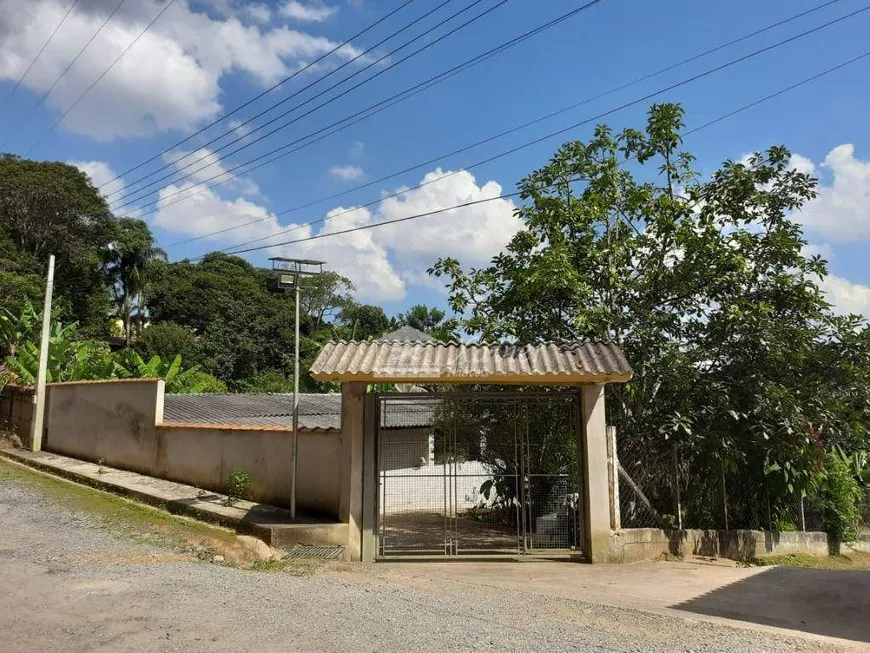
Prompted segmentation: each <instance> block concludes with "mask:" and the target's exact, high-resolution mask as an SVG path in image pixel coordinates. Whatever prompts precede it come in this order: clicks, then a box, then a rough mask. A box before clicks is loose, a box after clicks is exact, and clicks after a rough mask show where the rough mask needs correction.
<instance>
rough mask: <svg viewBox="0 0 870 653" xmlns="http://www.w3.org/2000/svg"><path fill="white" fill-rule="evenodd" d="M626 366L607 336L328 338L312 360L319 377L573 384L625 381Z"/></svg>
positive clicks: (385, 381)
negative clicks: (511, 340)
mask: <svg viewBox="0 0 870 653" xmlns="http://www.w3.org/2000/svg"><path fill="white" fill-rule="evenodd" d="M631 374H632V372H631V367H630V366H629V364H628V361H626V360H625V356H624V355H623V353H622V350H621V349H620V348H619V347H618V346H617V345H615V344H614V343H611V342H606V341H600V340H586V341H576V342H561V343H554V342H545V343H542V344H538V345H517V344H506V343H505V344H488V343H482V344H464V343H456V342H450V343H444V342H401V341H390V342H388V341H382V340H374V341H368V342H345V341H339V342H329V343H327V344H326V345H325V346H324V347H323V349H322V350H321V352H320V355H319V356H318V357H317V359H316V360H315V361H314V364H313V365H312V366H311V376H312V377H314V378H315V379H316V380H318V381H342V382H348V381H364V382H370V383H421V382H429V383H486V384H499V385H500V384H518V385H575V384H581V383H625V382H626V381H628V380H629V379H630V378H631Z"/></svg>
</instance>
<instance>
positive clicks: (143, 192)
mask: <svg viewBox="0 0 870 653" xmlns="http://www.w3.org/2000/svg"><path fill="white" fill-rule="evenodd" d="M447 1H448V2H449V1H450V0H447ZM480 2H482V0H474V2H472V3H471V4H470V5H468V6H467V7H465V8H463V9H461V10H460V11H458V12H456V13H454V14H453V15H451V16H449V17H447V18H446V19H444V20H443V21H441V22H440V23H438V24H436V25H435V26H433V27H431V28H430V29H428V30H426V31H425V32H423V33H422V34H420V35H418V36H416V37H414V38H413V39H411V40H409V41H407V42H406V43H404V44H402V45H401V46H399V47H398V48H396V49H395V50H393V51H392V52H389V53H387V54H385V55H383V56H382V57H380V58H379V59H377V60H376V61H374V62H372V63H371V64H369V65H367V66H365V67H364V68H362V69H360V70H358V71H356V72H355V73H353V74H352V75H349V76H348V77H346V78H345V79H343V80H341V81H339V82H337V83H336V84H334V85H332V86H330V87H329V88H327V89H324V90H323V91H321V92H319V93H317V94H315V95H314V96H312V97H311V98H309V99H308V100H306V101H305V102H303V103H301V104H299V105H297V106H296V107H293V108H291V109H288V110H287V111H285V112H284V113H281V114H279V115H278V116H276V117H275V118H273V119H271V120H269V121H267V122H266V123H264V124H263V125H261V126H259V127H257V129H255V130H254V131H259V130H260V129H262V128H264V127H266V126H268V125H270V124H272V123H274V122H276V121H277V120H278V119H280V118H282V117H284V116H286V115H287V114H289V113H291V112H293V111H294V110H295V109H297V108H299V107H302V106H304V105H306V104H308V103H309V102H311V101H312V100H315V99H317V98H318V97H320V96H322V95H324V94H325V93H327V92H328V91H330V90H332V89H334V88H336V87H337V86H340V85H341V84H343V83H344V82H346V81H347V80H349V79H351V78H353V77H355V76H356V75H358V74H359V73H361V72H364V71H365V70H367V69H369V68H371V67H373V66H374V65H376V64H378V63H380V62H381V61H383V60H384V59H386V58H387V57H389V56H391V55H393V54H395V53H396V52H398V51H399V50H401V49H403V48H405V47H406V46H408V45H410V44H411V43H413V42H415V41H417V40H419V39H421V38H423V37H424V36H426V35H427V34H429V33H431V32H433V31H435V30H436V29H438V28H439V27H441V26H443V25H444V24H446V23H447V22H449V21H451V20H453V19H454V18H456V17H457V16H459V15H460V14H462V13H465V12H466V11H468V10H469V9H471V8H473V7H474V6H475V5H477V4H479V3H480ZM507 2H508V0H499V2H497V3H496V4H495V5H493V6H491V7H490V8H488V9H486V10H484V11H482V12H481V13H480V14H477V15H476V16H474V17H472V18H471V19H469V20H467V21H466V22H464V23H462V24H461V25H459V26H457V27H455V28H453V29H452V30H450V31H448V32H446V33H445V34H442V35H441V36H439V37H438V38H436V39H433V40H432V41H430V42H428V43H426V44H425V45H423V46H422V47H420V48H418V49H417V50H415V51H414V52H412V53H410V54H409V55H407V56H405V57H402V58H401V59H399V60H397V61H395V62H392V63H391V64H390V65H389V66H386V67H385V68H383V69H381V70H379V71H378V72H376V73H375V74H374V75H372V76H371V77H368V78H366V79H363V80H362V81H360V82H358V83H357V84H354V85H353V86H351V87H350V88H348V89H345V90H344V91H342V92H341V93H339V94H338V95H334V96H333V97H331V98H329V99H328V100H326V101H325V102H322V103H321V104H318V105H317V106H315V107H312V108H311V109H309V110H308V111H307V112H305V113H303V114H301V115H299V116H297V117H296V118H293V119H292V120H289V121H287V122H284V123H283V124H281V125H279V126H278V127H276V128H274V129H272V130H270V131H268V132H266V133H265V134H261V135H260V136H258V137H257V138H254V139H253V140H248V139H250V134H245V135H242V136H239V137H238V138H236V139H234V140H232V141H229V142H228V143H225V144H224V145H221V146H220V147H219V148H217V149H215V150H214V151H212V152H210V154H209V155H204V156H202V157H200V158H199V159H198V160H197V161H194V162H191V163H189V164H187V165H184V166H182V167H181V168H179V169H177V170H173V171H170V172H169V173H167V174H165V175H163V176H162V177H160V178H159V179H156V180H155V181H153V182H150V183H149V184H147V185H146V186H143V187H142V188H139V189H138V190H135V191H130V192H126V190H125V191H124V192H125V195H124V196H123V197H121V198H119V199H118V200H115V201H116V202H121V204H120V205H118V206H115V207H114V210H119V209H121V208H123V207H125V206H128V205H130V204H132V203H134V202H137V201H139V200H141V199H143V198H144V197H145V196H147V195H148V194H149V193H148V192H147V191H148V189H150V188H152V187H154V186H155V185H158V184H159V183H161V182H162V181H165V180H166V179H169V178H170V177H173V176H174V175H176V174H178V173H179V172H183V171H184V170H186V169H188V168H190V167H191V166H193V165H196V164H197V163H199V162H201V161H203V160H205V159H207V158H209V157H210V156H212V155H215V154H217V153H218V152H221V151H222V150H224V149H226V148H227V147H229V146H231V145H234V144H235V143H238V142H240V141H243V140H248V142H247V143H245V144H244V145H242V146H240V147H237V148H236V149H234V150H232V151H231V152H229V153H227V154H226V155H224V156H223V157H222V159H223V158H226V157H228V156H232V155H234V154H237V153H238V152H241V151H243V150H246V149H248V148H249V147H252V146H253V145H255V144H256V143H258V142H260V141H262V140H264V139H266V138H268V137H269V136H271V135H273V134H275V133H276V132H279V131H281V130H282V129H285V128H286V127H288V126H289V125H291V124H293V123H295V122H297V121H299V120H301V119H302V118H305V117H306V116H309V115H311V114H312V113H314V112H316V111H317V110H319V109H322V108H323V107H325V106H327V105H329V104H332V103H333V102H335V101H336V100H338V99H340V98H342V97H344V96H345V95H347V94H348V93H351V92H352V91H354V90H356V89H357V88H359V87H361V86H363V85H365V84H368V83H369V82H371V81H372V80H374V79H376V78H378V77H380V76H381V75H383V74H385V73H386V72H388V71H390V70H392V69H393V68H396V67H397V66H399V65H401V64H402V63H404V62H405V61H407V60H409V59H411V58H412V57H414V56H416V55H418V54H420V53H421V52H424V51H425V50H428V49H429V48H431V47H433V46H435V45H437V44H438V43H440V42H441V41H443V40H444V39H446V38H448V37H449V36H452V35H453V34H455V33H456V32H458V31H460V30H462V29H464V28H465V27H467V26H468V25H470V24H472V23H474V22H476V21H477V20H479V19H481V18H483V17H484V16H486V15H487V14H489V13H491V12H493V11H495V10H496V9H498V8H499V7H501V6H503V5H505V4H506V3H507ZM216 140H217V139H216ZM213 142H214V141H210V142H209V143H208V144H211V143H213ZM208 144H207V145H208ZM220 161H221V159H218V160H217V161H213V162H211V163H206V164H205V165H203V166H201V167H199V168H196V169H195V170H193V171H192V172H189V173H187V174H185V175H183V176H182V177H180V178H179V179H176V180H175V181H174V182H171V183H178V182H180V181H183V180H185V179H187V178H189V177H192V176H193V175H195V174H197V173H198V172H201V171H202V170H205V169H207V168H210V167H212V166H213V165H216V164H217V163H219V162H220ZM172 165H174V163H173V164H167V165H166V166H164V168H167V167H171V166H172ZM158 172H159V170H158ZM222 174H223V173H222ZM116 192H118V191H116ZM137 193H139V195H138V196H136V197H133V198H132V199H130V197H131V196H132V195H136V194H137Z"/></svg>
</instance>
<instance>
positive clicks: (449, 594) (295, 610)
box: [0, 479, 837, 653]
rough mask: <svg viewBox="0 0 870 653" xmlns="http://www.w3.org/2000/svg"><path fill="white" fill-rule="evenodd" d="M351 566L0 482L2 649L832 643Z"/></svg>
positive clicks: (736, 647)
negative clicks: (185, 537) (284, 561)
mask: <svg viewBox="0 0 870 653" xmlns="http://www.w3.org/2000/svg"><path fill="white" fill-rule="evenodd" d="M383 569H384V568H383V567H380V568H378V569H372V568H365V567H362V566H355V567H350V566H348V565H344V566H341V565H339V566H337V567H335V568H331V569H325V570H324V571H323V572H321V573H320V574H317V575H314V576H308V577H294V576H291V575H288V574H286V573H257V572H252V571H244V570H239V569H232V568H228V567H224V566H220V565H215V564H211V563H205V562H198V561H196V560H194V559H188V558H185V557H183V556H179V555H176V554H174V553H173V552H171V551H166V550H162V549H160V548H146V547H144V546H141V545H137V544H135V543H132V542H130V541H129V540H125V539H123V538H119V537H117V536H115V535H110V534H108V533H107V532H105V531H104V530H101V528H100V526H99V523H98V522H97V520H95V519H94V518H93V517H92V516H91V515H89V514H88V513H86V512H75V511H70V510H62V509H60V508H59V507H58V505H57V504H56V503H55V502H53V501H52V497H51V496H50V495H49V494H44V493H43V491H42V490H40V489H38V488H34V487H31V486H30V485H22V484H20V483H18V482H16V481H12V480H9V479H0V650H3V651H4V652H5V653H15V652H18V651H28V652H29V651H64V652H65V653H72V652H75V651H112V652H120V653H123V652H127V651H129V652H133V651H135V652H137V653H139V652H144V651H184V652H185V653H194V652H197V651H208V652H216V651H250V650H253V651H258V652H260V651H353V652H354V653H359V652H361V651H403V652H410V651H429V652H435V653H437V652H439V651H466V650H468V651H495V650H498V651H502V650H511V651H544V650H546V651H674V650H675V651H714V650H715V651H831V650H837V649H836V648H835V647H832V646H831V645H830V643H824V642H820V641H813V640H809V639H804V638H801V637H791V636H788V635H780V634H774V633H770V632H754V631H751V630H746V629H742V628H731V627H729V626H727V625H723V624H717V623H709V622H704V621H700V620H698V619H683V618H681V617H679V616H675V615H669V614H656V613H647V612H643V611H638V610H634V609H629V608H625V607H616V606H607V605H601V604H594V603H587V602H583V601H578V600H569V599H565V598H560V597H554V596H541V595H535V594H528V593H524V592H522V591H518V590H510V589H502V588H493V587H489V586H486V585H483V584H481V585H474V584H469V585H461V586H460V585H458V584H457V583H455V582H450V581H449V580H447V579H445V580H443V581H439V580H438V579H437V578H431V577H420V576H416V575H410V574H407V575H403V572H402V570H401V568H399V567H395V568H394V569H396V571H395V573H392V572H391V573H388V574H386V575H385V574H384V572H383Z"/></svg>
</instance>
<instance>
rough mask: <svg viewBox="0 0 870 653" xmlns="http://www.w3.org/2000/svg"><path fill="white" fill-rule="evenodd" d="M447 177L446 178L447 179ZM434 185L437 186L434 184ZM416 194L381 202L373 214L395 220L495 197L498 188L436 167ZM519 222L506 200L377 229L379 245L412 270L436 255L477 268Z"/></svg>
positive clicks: (501, 245)
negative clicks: (391, 251) (376, 213)
mask: <svg viewBox="0 0 870 653" xmlns="http://www.w3.org/2000/svg"><path fill="white" fill-rule="evenodd" d="M446 175H449V176H446ZM434 180H437V181H434ZM423 182H433V183H430V184H429V185H428V186H424V187H423V188H420V189H419V190H414V191H410V192H408V193H406V194H403V195H400V196H398V197H394V198H390V199H387V200H384V201H383V202H381V204H380V206H379V208H378V215H379V216H380V217H381V218H382V219H387V220H389V219H395V218H401V217H404V216H408V215H416V214H419V213H426V212H428V211H433V210H437V209H441V208H444V207H448V206H455V205H457V204H463V203H466V202H473V201H477V200H482V199H490V198H495V197H498V196H499V195H501V193H502V188H501V186H500V185H499V184H498V183H496V182H494V181H490V182H487V183H485V184H483V185H482V186H478V185H477V183H476V181H475V178H474V175H472V174H471V173H470V172H468V171H466V170H462V171H459V172H458V173H456V174H452V173H450V172H446V171H442V170H441V169H440V168H438V169H436V170H434V171H432V172H429V173H427V174H426V176H425V177H423ZM521 225H522V223H521V221H520V219H519V218H517V217H516V216H515V215H514V204H513V202H512V201H510V200H503V199H498V200H493V201H490V202H484V203H481V204H476V205H473V206H469V207H465V208H461V209H454V210H452V211H447V212H445V213H439V214H437V215H433V216H429V217H425V218H421V219H419V220H411V221H408V222H403V223H399V224H395V225H388V226H385V227H381V228H380V229H379V232H380V238H381V240H382V241H383V242H384V243H386V244H387V245H388V246H390V247H391V248H393V250H394V251H395V254H396V257H397V259H398V260H399V261H401V262H402V263H405V264H406V265H413V266H414V267H415V268H420V267H424V268H425V267H429V266H430V265H431V264H432V263H434V262H435V260H436V259H437V258H439V257H441V256H447V255H449V256H454V257H456V258H458V259H459V260H460V261H462V262H463V263H465V264H471V265H480V264H483V263H486V262H488V261H489V259H490V258H492V256H493V255H495V254H496V253H498V252H500V251H502V250H503V249H504V247H505V245H507V243H508V241H510V239H511V237H512V236H513V235H514V234H515V233H516V232H517V231H518V230H519V229H520V227H521Z"/></svg>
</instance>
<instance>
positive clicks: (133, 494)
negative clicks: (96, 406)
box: [0, 449, 348, 549]
mask: <svg viewBox="0 0 870 653" xmlns="http://www.w3.org/2000/svg"><path fill="white" fill-rule="evenodd" d="M0 456H4V457H5V458H8V459H9V460H13V461H16V462H19V463H22V464H24V465H28V466H29V467H33V468H34V469H38V470H40V471H43V472H47V473H49V474H54V475H56V476H61V477H63V478H66V479H68V480H71V481H75V482H76V483H82V484H84V485H88V486H90V487H94V488H97V489H100V490H104V491H106V492H111V493H113V494H118V495H121V496H124V497H128V498H130V499H135V500H137V501H141V502H142V503H147V504H149V505H151V506H154V507H157V508H160V509H162V510H167V511H168V512H171V513H175V514H179V515H185V516H188V517H193V518H194V519H199V520H201V521H205V522H209V523H212V524H219V525H221V526H225V527H228V528H232V529H234V530H236V531H237V532H239V533H243V534H245V535H253V536H254V537H258V538H260V539H261V540H263V541H264V542H265V543H266V544H268V545H269V546H272V547H274V548H278V549H290V548H292V547H293V546H295V545H297V544H306V545H312V546H326V545H332V544H342V545H345V544H347V536H348V527H347V524H341V523H338V522H329V521H326V520H324V519H322V518H318V517H313V516H310V515H300V514H297V515H296V520H295V521H294V520H292V519H291V518H290V511H289V510H285V509H284V508H279V507H277V506H270V505H267V504H263V503H253V502H251V501H237V502H236V503H234V504H233V505H232V506H227V505H224V501H225V500H226V496H225V495H222V494H217V493H215V492H209V491H205V490H201V489H199V488H196V487H193V486H191V485H185V484H183V483H176V482H174V481H167V480H164V479H161V478H154V477H152V476H145V475H144V474H137V473H135V472H128V471H125V470H121V469H115V468H112V467H106V466H104V465H103V466H101V465H97V464H95V463H91V462H85V461H82V460H76V459H75V458H69V457H67V456H60V455H57V454H53V453H49V452H47V451H37V452H32V451H26V450H24V449H5V450H0Z"/></svg>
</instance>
